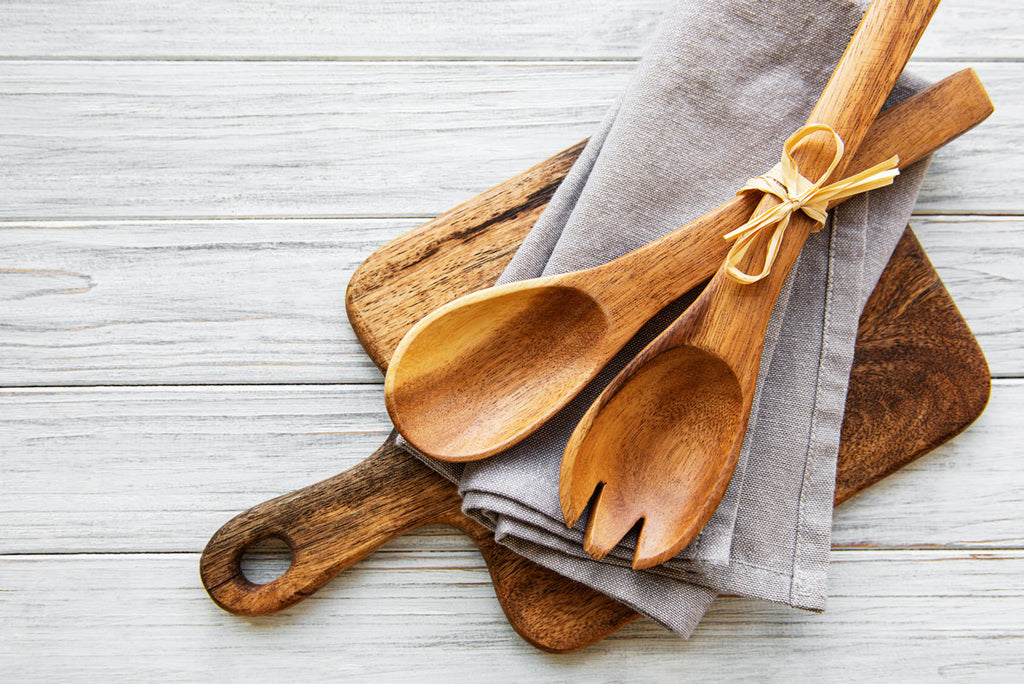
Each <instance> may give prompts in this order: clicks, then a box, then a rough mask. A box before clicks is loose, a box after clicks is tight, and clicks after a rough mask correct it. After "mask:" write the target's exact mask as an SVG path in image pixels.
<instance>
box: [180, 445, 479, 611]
mask: <svg viewBox="0 0 1024 684" xmlns="http://www.w3.org/2000/svg"><path fill="white" fill-rule="evenodd" d="M394 440H395V435H394V434H392V435H391V437H389V438H388V440H387V441H386V442H385V443H384V444H383V445H382V446H381V447H380V448H379V449H377V451H376V452H374V454H373V455H372V456H370V457H369V458H368V459H366V460H365V461H363V462H362V463H360V464H359V465H357V466H356V467H354V468H352V469H350V470H347V471H345V472H344V473H341V474H340V475H335V476H334V477H332V478H329V479H327V480H324V481H322V482H318V483H317V484H314V485H311V486H309V487H306V488H304V489H300V490H298V491H296V492H292V493H291V494H286V495H284V496H280V497H277V498H276V499H272V500H270V501H267V502H266V503H262V504H260V505H258V506H255V507H253V508H250V509H249V510H248V511H245V512H244V513H241V514H239V515H237V516H235V517H234V518H232V519H231V520H229V521H228V522H227V523H225V524H224V526H223V527H221V528H220V529H219V530H217V532H216V533H215V534H214V535H213V537H211V538H210V541H209V543H208V544H207V545H206V549H205V550H204V551H203V555H202V558H201V559H200V564H199V571H200V575H201V577H202V581H203V586H204V587H205V588H206V591H207V593H208V594H209V595H210V598H212V599H213V600H214V602H215V603H216V604H217V605H218V606H220V607H221V608H223V609H224V610H226V611H228V612H230V613H235V614H238V615H266V614H268V613H273V612H276V611H279V610H281V609H283V608H287V607H288V606H290V605H292V604H294V603H296V602H298V601H300V600H302V599H303V598H305V597H306V596H308V595H310V594H311V593H313V592H314V591H316V590H317V589H319V588H320V587H322V586H323V585H324V584H326V583H327V582H328V581H330V580H331V579H332V578H333V577H334V576H335V575H337V574H338V573H340V572H341V571H343V570H345V569H346V568H348V567H349V566H351V565H353V564H354V563H356V562H357V561H359V560H361V559H363V558H365V557H366V556H368V555H369V554H371V553H373V551H375V550H376V549H378V548H379V547H380V546H382V545H383V544H385V543H387V542H388V541H390V540H391V539H394V538H395V537H398V536H400V535H402V534H405V533H406V532H408V531H410V530H413V529H415V528H417V527H421V526H423V525H428V524H432V523H438V522H448V523H450V522H451V520H450V518H451V517H452V515H453V514H458V512H459V504H460V501H459V497H458V493H457V492H456V490H455V488H453V487H450V486H447V482H446V481H445V480H443V479H441V478H429V479H428V478H424V477H423V472H422V471H425V470H428V469H427V467H426V466H424V465H423V464H421V463H419V462H418V461H416V460H415V459H413V458H412V457H410V456H409V455H408V454H406V453H405V452H404V451H402V450H401V449H399V448H398V447H397V446H396V445H395V441H394ZM274 537H277V538H280V539H281V540H283V541H284V542H285V543H286V544H287V545H288V548H289V550H290V551H291V564H290V565H289V567H288V569H287V570H286V571H285V572H284V574H283V575H281V576H280V577H278V578H277V579H275V580H273V581H272V582H268V583H267V584H256V583H254V582H252V581H250V580H249V579H248V578H247V577H246V576H245V574H244V573H243V572H242V567H241V560H242V556H243V555H244V554H245V551H246V549H248V548H250V547H252V546H254V545H256V544H258V543H260V542H261V541H264V540H266V539H270V538H274Z"/></svg>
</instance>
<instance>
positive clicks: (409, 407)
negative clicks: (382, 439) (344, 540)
mask: <svg viewBox="0 0 1024 684" xmlns="http://www.w3.org/2000/svg"><path fill="white" fill-rule="evenodd" d="M936 2H937V0H930V4H929V5H927V7H931V8H934V5H935V4H936ZM903 9H904V5H900V6H899V9H898V10H897V11H903ZM908 11H909V10H908ZM915 12H918V14H920V13H921V12H920V11H918V10H915ZM876 14H877V12H876ZM894 16H895V15H894ZM906 25H907V24H902V25H901V26H906ZM900 30H903V29H902V28H901V29H900ZM864 47H865V48H866V49H870V48H871V47H872V46H864ZM887 60H888V61H887ZM877 61H878V62H884V63H885V64H889V65H893V64H895V65H896V66H899V65H901V64H903V62H904V61H905V60H899V59H896V60H891V59H890V56H889V55H885V56H883V57H882V58H881V59H879V60H877ZM867 85H870V84H865V83H857V84H856V85H855V87H854V88H852V89H850V90H851V91H859V90H860V89H862V86H867ZM844 92H845V91H844ZM871 92H872V93H873V94H874V95H875V99H876V100H877V99H878V98H879V97H880V98H882V99H883V100H884V97H885V95H886V94H887V93H883V94H881V95H879V93H880V92H881V90H880V89H879V88H877V87H873V89H872V91H871ZM879 106H880V105H879ZM929 125H930V124H929ZM862 136H863V131H861V132H860V134H859V135H858V136H856V138H857V140H848V143H849V148H850V150H851V151H852V150H854V149H856V145H855V143H856V142H857V141H859V140H860V138H861V137H862ZM846 137H849V131H847V135H846ZM875 161H876V162H877V161H881V160H880V159H876V160H875ZM855 170H860V169H855ZM757 201H758V198H757V197H756V196H754V195H753V194H747V195H743V196H738V197H735V198H733V199H731V200H729V201H728V202H726V203H725V204H723V205H722V206H721V207H719V208H718V209H717V210H714V211H712V212H709V213H708V214H706V215H704V216H702V217H700V218H698V219H697V220H695V221H693V222H691V223H690V224H688V225H687V226H684V227H683V228H680V229H678V230H676V231H674V232H673V233H671V234H669V235H667V236H665V237H663V238H661V239H660V240H657V241H655V242H652V243H650V244H648V245H647V246H645V247H642V248H640V249H638V250H635V251H633V252H631V253H630V254H627V255H625V256H623V257H620V258H619V259H616V260H614V261H612V262H610V263H607V264H604V265H601V266H597V267H595V268H590V269H587V270H583V271H577V272H574V273H568V274H563V275H556V276H549V277H545V278H537V279H534V280H529V281H524V282H518V283H513V284H509V285H505V286H501V287H495V288H492V289H489V290H486V291H482V292H477V293H474V294H472V295H469V296H467V297H464V298H462V299H460V300H458V301H457V302H452V303H450V304H448V305H446V306H444V307H441V308H440V309H438V310H437V311H435V312H433V313H431V314H430V315H429V316H427V317H425V318H424V319H423V320H422V321H420V322H419V323H418V324H416V325H415V326H414V327H413V328H412V329H411V330H410V331H409V333H408V334H407V335H406V337H405V338H404V339H403V340H402V342H401V343H400V344H399V346H398V348H397V349H396V350H395V355H394V359H393V360H392V363H391V365H390V367H389V369H388V373H387V376H386V378H385V403H386V405H387V409H388V413H389V414H390V416H391V419H392V421H393V422H394V424H395V427H396V428H397V429H398V431H399V432H400V433H401V434H402V435H403V436H404V437H405V438H406V439H407V440H408V441H409V443H410V444H412V445H413V446H415V447H416V448H417V449H418V450H419V451H421V452H423V453H425V454H428V455H430V456H433V457H435V458H439V459H442V460H446V461H471V460H476V459H480V458H484V457H487V456H490V455H492V454H494V453H497V452H499V451H502V450H505V449H507V448H509V447H510V446H512V445H514V444H516V443H517V442H519V441H521V440H522V439H524V438H525V437H526V436H527V435H529V434H531V433H532V432H534V431H535V430H536V429H537V428H538V427H539V426H540V425H542V424H543V423H544V422H546V421H547V420H548V419H549V418H551V417H552V416H553V415H554V414H555V413H556V412H557V411H558V410H559V409H561V408H562V407H563V406H565V404H567V403H568V402H569V401H570V400H571V399H572V398H573V397H574V396H576V394H578V393H579V391H580V390H582V389H583V387H585V386H586V385H587V383H588V382H590V380H592V379H593V378H594V376H596V374H597V373H598V371H599V370H600V369H601V368H603V367H604V366H605V365H606V364H607V362H608V361H609V360H610V359H611V358H612V357H613V356H614V355H615V354H616V353H617V352H618V351H619V349H621V348H622V346H623V345H624V344H625V343H626V342H627V341H628V340H629V339H630V338H632V337H633V335H634V334H635V333H636V332H637V331H638V330H639V329H640V327H641V326H642V325H643V324H644V323H646V322H647V321H648V320H649V319H650V318H651V317H652V316H653V315H654V314H655V313H657V312H658V311H660V310H661V309H662V308H664V306H665V305H666V304H668V303H669V302H671V301H673V300H675V299H677V298H678V297H680V296H681V295H682V294H684V293H685V292H688V291H689V290H691V289H693V288H694V287H695V286H696V285H698V284H699V283H701V282H704V281H705V280H706V279H708V278H710V277H711V276H712V275H713V274H714V273H715V270H716V269H717V268H718V266H719V265H720V264H721V263H722V260H723V259H724V257H725V254H726V252H727V250H728V247H729V245H728V244H727V243H726V241H725V240H723V239H722V236H723V234H724V233H726V232H727V231H728V230H729V229H731V228H735V227H737V226H739V225H740V224H741V223H743V222H744V221H746V220H747V219H748V218H749V217H750V214H751V212H752V211H753V210H754V209H755V208H756V206H757ZM637 283H642V286H637Z"/></svg>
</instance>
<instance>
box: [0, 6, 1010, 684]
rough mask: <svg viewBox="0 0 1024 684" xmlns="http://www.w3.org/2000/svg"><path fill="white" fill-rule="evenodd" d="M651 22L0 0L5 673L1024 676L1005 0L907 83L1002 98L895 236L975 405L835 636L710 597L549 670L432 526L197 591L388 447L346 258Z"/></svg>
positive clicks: (862, 557) (817, 626) (877, 541)
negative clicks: (249, 589)
mask: <svg viewBox="0 0 1024 684" xmlns="http://www.w3.org/2000/svg"><path fill="white" fill-rule="evenodd" d="M663 4H664V0H634V1H632V2H621V1H613V0H505V1H503V2H497V1H493V0H486V1H485V0H445V1H443V2H442V1H440V0H432V1H429V2H416V1H415V0H381V1H380V2H365V1H364V0H358V1H357V0H334V1H333V2H328V0H260V1H259V2H254V1H248V0H238V1H236V2H229V1H228V0H217V1H213V0H180V1H179V2H176V3H166V2H156V1H155V0H148V1H145V2H143V1H137V2H125V1H124V0H94V1H91V2H89V1H86V0H76V1H74V2H72V1H66V2H62V3H51V2H46V1H45V0H4V1H3V2H2V3H0V36H2V38H0V679H3V680H10V681H28V680H36V679H38V680H45V681H123V680H128V681H163V680H185V681H240V682H241V681H244V682H254V681H282V680H285V679H286V678H295V679H297V680H298V681H313V680H317V679H325V678H326V679H336V678H355V679H357V680H363V679H365V680H374V681H407V680H408V679H410V678H416V679H417V680H421V681H435V680H440V681H446V680H454V681H458V680H465V681H479V680H505V681H530V682H548V681H550V682H561V681H566V680H568V679H570V678H579V679H584V678H586V679H591V680H598V681H600V680H613V681H628V680H637V681H657V680H659V679H667V678H669V677H672V678H676V679H679V678H682V677H686V678H693V679H698V678H699V679H705V680H730V679H739V678H743V679H755V680H777V681H789V680H793V679H795V680H806V679H808V678H810V677H816V678H821V679H825V680H829V681H832V680H861V681H862V680H868V679H875V678H881V679H887V680H893V681H897V680H898V681H903V680H906V679H921V680H931V681H933V680H936V679H940V678H942V679H951V680H965V681H971V680H973V681H998V680H1005V681H1022V678H1024V517H1022V516H1021V512H1022V501H1024V469H1022V467H1021V460H1022V456H1024V454H1022V453H1021V452H1022V446H1021V444H1022V442H1024V420H1022V418H1021V409H1022V407H1024V382H1022V379H1021V378H1022V374H1024V326H1022V321H1024V319H1022V308H1024V296H1022V292H1021V282H1022V280H1024V276H1022V273H1021V270H1022V269H1021V266H1022V264H1024V225H1022V223H1024V219H1022V214H1024V193H1022V192H1021V190H1020V188H1021V187H1022V185H1021V184H1022V183H1024V163H1022V162H1021V156H1020V153H1019V150H1020V149H1022V147H1024V128H1022V126H1021V125H1020V124H1021V120H1022V115H1024V99H1022V96H1024V6H1022V5H1021V4H1020V3H1019V2H1018V0H946V1H945V3H944V6H943V7H942V8H941V9H940V10H939V13H938V15H937V16H936V18H935V20H934V22H933V25H932V27H931V28H930V30H929V32H928V34H927V36H926V37H925V39H924V42H923V43H922V45H921V46H920V48H919V49H918V51H917V53H916V55H915V58H914V61H913V67H914V68H915V69H916V70H917V71H918V72H919V73H921V74H923V75H925V76H928V77H932V78H939V77H942V76H944V75H946V74H949V73H952V72H953V71H955V70H957V69H960V68H962V67H963V66H966V65H970V66H973V67H975V68H976V69H977V70H978V72H979V73H980V75H981V77H982V79H983V81H984V82H985V83H986V85H987V87H988V88H989V90H990V93H991V95H992V97H993V99H994V101H995V104H996V114H995V115H994V116H993V117H992V118H991V119H990V120H989V121H988V122H987V123H985V124H984V125H983V126H982V127H981V128H979V129H978V130H976V131H975V132H973V133H971V134H970V135H968V136H966V137H965V138H963V139H961V140H960V141H958V142H956V143H954V144H953V145H951V146H949V147H948V148H946V149H944V150H942V151H941V152H940V153H939V155H938V156H937V158H936V159H935V161H934V163H933V166H932V169H931V172H930V176H929V178H928V181H927V183H926V187H925V190H924V192H923V193H922V195H921V198H920V202H919V204H918V208H917V216H916V218H915V219H914V222H913V225H914V227H915V229H916V230H917V233H918V235H919V237H920V239H921V240H922V242H923V243H924V245H925V247H926V248H927V250H928V252H929V254H930V255H931V257H932V259H933V261H934V262H935V264H936V266H937V268H938V270H939V272H940V274H941V275H942V277H943V278H944V280H945V282H946V284H947V286H948V287H949V289H950V291H951V292H952V293H953V295H954V297H955V299H956V300H957V302H958V303H959V305H960V306H961V308H962V310H963V312H964V314H965V316H966V317H967V320H968V322H969V323H970V324H971V326H972V328H973V330H974V331H975V333H976V334H977V335H978V337H979V339H980V340H981V344H982V347H983V348H984V350H985V352H986V354H987V356H988V359H989V363H990V365H991V369H992V374H993V378H994V379H993V389H992V399H991V403H990V405H989V408H988V410H987V412H986V413H985V415H984V416H983V417H982V418H981V419H980V420H979V421H978V422H977V423H976V424H975V425H974V426H973V427H972V428H971V429H970V430H969V431H968V432H966V433H965V434H964V435H962V436H961V437H959V438H958V439H956V440H954V441H953V442H952V443H950V444H948V445H946V446H944V447H942V448H940V449H939V450H937V451H936V452H934V453H932V454H930V455H929V456H927V457H925V458H923V459H921V460H920V461H919V462H917V463H915V464H913V465H912V466H910V467H908V468H906V469H905V470H904V471H902V472H900V473H899V474H897V475H895V476H893V477H891V478H889V479H888V480H886V481H885V482H883V483H881V484H879V485H877V486H876V487H873V488H872V489H871V490H870V491H868V492H867V493H865V494H863V495H861V496H859V497H857V498H855V499H854V500H853V501H851V502H850V503H848V504H846V505H844V506H842V507H841V508H840V509H839V510H838V511H837V515H836V522H835V534H834V542H835V551H834V554H833V557H834V563H833V566H832V587H831V594H832V598H831V601H830V603H829V608H828V611H827V612H826V613H825V614H823V615H812V614H806V613H801V612H797V611H792V610H790V609H787V608H784V607H780V606H775V605H768V604H763V603H757V602H752V601H746V600H739V599H723V600H720V601H719V602H718V603H717V604H716V605H715V606H714V608H713V609H712V610H711V613H710V615H709V616H708V617H707V619H706V621H705V622H704V624H703V625H702V626H701V628H700V629H699V630H698V632H697V633H696V635H695V636H694V638H693V639H692V640H691V641H689V642H684V641H681V640H679V639H677V638H675V637H673V636H672V635H671V634H669V633H667V632H666V631H664V630H662V629H661V628H659V627H658V626H656V625H654V624H653V623H650V622H648V621H640V622H638V623H636V624H634V625H632V626H630V627H628V628H626V629H624V630H623V631H622V632H620V633H618V634H616V635H614V636H613V637H611V638H609V639H607V640H606V641H604V642H602V643H600V644H598V645H596V646H594V647H593V648H591V649H589V650H587V651H584V652H582V653H578V654H573V655H568V656H550V655H545V654H542V653H540V652H538V651H536V650H534V649H533V648H531V647H529V646H527V645H526V644H525V643H523V642H522V641H521V640H520V639H519V638H518V637H517V636H516V635H515V634H514V633H513V632H512V630H511V629H510V628H509V627H508V626H507V624H506V622H505V619H504V617H503V616H502V613H501V611H500V610H499V607H498V604H497V602H496V600H495V598H494V595H493V592H492V590H491V587H490V583H489V580H488V575H487V572H486V570H485V568H484V566H483V563H482V561H481V559H480V557H479V555H478V554H477V553H476V551H475V550H474V548H473V547H472V546H471V545H470V543H469V542H468V540H467V539H466V538H464V537H462V536H460V535H457V534H453V533H450V532H448V531H447V530H444V529H440V528H436V529H429V530H426V531H422V532H420V533H416V534H413V535H411V536H409V537H407V538H404V539H402V540H400V541H397V542H395V543H393V544H391V545H390V546H388V547H386V548H385V549H384V550H382V551H381V552H379V553H377V554H376V555H374V556H372V557H371V558H370V559H368V560H367V561H365V562H363V563H361V564H360V565H358V566H356V567H355V568H353V569H351V570H350V571H348V572H346V573H345V574H344V575H343V576H341V577H339V578H338V579H337V580H335V581H334V582H333V583H331V584H330V585H329V586H328V587H327V588H326V589H324V590H323V591H321V592H320V593H319V594H317V595H316V596H315V597H314V598H312V599H310V600H308V601H306V602H305V603H303V604H300V605H299V606H297V607H295V608H293V609H291V610H289V611H287V612H285V613H282V614H279V615H277V616H273V617H268V618H264V619H243V618H238V617H234V616H231V615H228V614H226V613H223V612H221V611H220V610H219V609H218V608H217V607H216V606H214V605H213V603H212V602H211V601H210V600H209V599H208V598H207V597H206V594H205V593H204V592H203V590H202V588H201V586H200V583H199V578H198V569H197V567H198V557H199V556H198V553H199V551H200V550H201V549H202V547H203V545H204V543H205V541H206V539H207V538H208V537H209V535H210V534H211V533H212V532H213V531H214V530H215V529H216V528H217V527H219V526H220V525H221V524H222V523H223V522H225V521H226V520H227V519H228V518H230V517H231V516H232V515H234V514H235V513H236V512H238V511H240V510H242V509H245V508H247V507H249V506H251V505H253V504H255V503H258V502H260V501H263V500H266V499H269V498H271V497H273V496H275V495H277V494H280V493H283V492H286V491H290V490H292V489H295V488H298V487H301V486H304V485H306V484H309V483H312V482H314V481H316V480H319V479H322V478H324V477H327V476H329V475H332V474H334V473H337V472H340V471H342V470H344V469H346V468H349V467H351V466H352V465H354V464H356V463H357V462H359V461H360V460H361V459H362V458H363V457H365V456H366V455H368V454H369V453H370V452H371V451H372V449H373V448H375V447H376V446H377V445H378V444H379V443H380V442H381V441H382V439H383V437H384V435H385V434H386V432H387V430H388V428H389V423H388V421H387V416H386V414H385V412H384V404H383V398H382V391H381V377H380V374H379V373H378V372H377V371H376V370H375V369H374V368H373V366H372V365H371V364H370V362H369V361H368V360H367V358H366V357H365V356H364V354H363V353H362V351H361V349H360V347H359V345H358V344H357V342H356V340H355V337H354V335H353V333H352V331H351V329H350V328H349V326H348V324H347V322H346V319H345V315H344V309H343V293H344V288H345V284H346V282H347V280H348V277H349V276H350V274H351V272H352V270H353V269H354V268H355V266H356V265H357V264H358V263H359V262H360V261H361V260H362V259H363V258H365V257H366V256H367V255H369V254H370V253H371V252H372V251H373V250H374V249H375V248H376V247H378V246H379V245H381V244H382V243H384V242H385V241H386V240H388V239H390V238H392V237H394V236H397V235H399V234H400V233H402V232H403V231H405V230H407V229H409V228H412V227H413V226H415V225H418V224H419V223H421V222H423V221H424V220H426V219H428V218H430V217H433V216H435V215H436V214H438V213H440V212H441V211H443V210H445V209H446V208H448V207H450V206H452V205H454V204H456V203H458V202H460V201H462V200H464V199H467V198H468V197H470V196H471V195H473V194H475V193H477V192H479V191H481V190H483V189H485V188H487V187H489V186H491V185H493V184H495V183H497V182H499V181H501V180H503V179H505V178H506V177H508V176H510V175H512V174H514V173H516V172H518V171H520V170H522V169H525V168H526V167H528V166H530V165H531V164H533V163H534V162H536V161H539V160H541V159H543V158H545V157H547V156H549V155H550V154H552V153H554V152H556V151H558V150H560V149H562V148H564V147H566V146H568V145H569V144H571V143H574V142H576V141H577V140H579V139H582V138H583V137H585V136H586V135H588V133H589V131H590V130H591V129H592V128H593V127H594V126H595V124H596V122H597V121H598V119H599V117H600V116H601V114H602V113H603V111H604V109H605V107H606V106H607V105H608V104H609V102H610V100H611V98H612V97H613V96H614V94H615V93H616V92H617V91H618V90H619V89H620V88H621V87H622V86H623V84H624V82H625V80H626V78H627V76H628V75H629V73H630V71H631V70H632V69H633V67H634V65H635V61H636V58H637V55H638V54H639V53H640V50H641V47H642V46H643V45H644V44H645V42H646V41H647V39H648V37H649V36H650V35H651V33H652V31H653V30H654V27H655V25H656V23H657V20H658V17H659V14H660V11H661V10H662V8H663ZM453 678H454V679H453Z"/></svg>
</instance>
